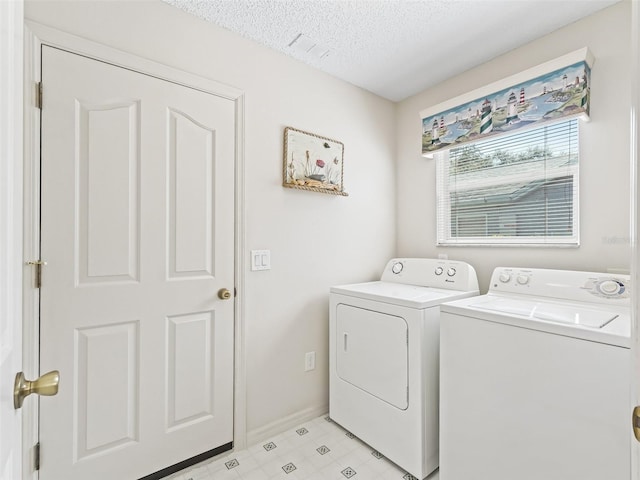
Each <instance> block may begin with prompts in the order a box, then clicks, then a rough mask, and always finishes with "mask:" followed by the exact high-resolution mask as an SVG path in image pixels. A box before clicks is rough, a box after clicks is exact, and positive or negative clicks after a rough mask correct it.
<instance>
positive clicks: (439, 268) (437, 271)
mask: <svg viewBox="0 0 640 480" xmlns="http://www.w3.org/2000/svg"><path fill="white" fill-rule="evenodd" d="M442 272H444V268H442V267H436V269H435V270H434V271H433V273H435V274H436V275H442Z"/></svg>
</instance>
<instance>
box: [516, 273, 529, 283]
mask: <svg viewBox="0 0 640 480" xmlns="http://www.w3.org/2000/svg"><path fill="white" fill-rule="evenodd" d="M516 281H517V282H518V284H520V285H526V284H527V283H529V277H528V276H526V275H518V276H517V277H516Z"/></svg>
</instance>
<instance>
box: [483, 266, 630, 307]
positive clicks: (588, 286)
mask: <svg viewBox="0 0 640 480" xmlns="http://www.w3.org/2000/svg"><path fill="white" fill-rule="evenodd" d="M629 282H630V277H629V275H609V274H607V273H597V272H580V271H573V270H547V269H540V268H513V267H499V268H496V269H495V270H494V271H493V275H492V276H491V284H490V286H489V291H490V292H502V293H518V294H521V295H535V296H539V297H552V298H559V299H567V300H577V301H585V302H595V303H610V302H611V301H614V302H616V303H621V304H624V303H630V300H629V290H630V289H629Z"/></svg>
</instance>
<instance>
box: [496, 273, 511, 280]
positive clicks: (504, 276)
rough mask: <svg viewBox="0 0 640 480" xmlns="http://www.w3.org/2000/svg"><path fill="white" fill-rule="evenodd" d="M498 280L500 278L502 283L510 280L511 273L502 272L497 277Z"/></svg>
mask: <svg viewBox="0 0 640 480" xmlns="http://www.w3.org/2000/svg"><path fill="white" fill-rule="evenodd" d="M498 280H500V281H501V282H502V283H507V282H508V281H509V280H511V274H510V273H507V272H503V273H501V274H500V276H499V277H498Z"/></svg>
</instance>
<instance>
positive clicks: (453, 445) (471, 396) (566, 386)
mask: <svg viewBox="0 0 640 480" xmlns="http://www.w3.org/2000/svg"><path fill="white" fill-rule="evenodd" d="M441 310H442V314H441V329H440V333H441V336H440V480H466V479H475V480H514V479H517V480H540V479H545V480H603V479H606V480H628V479H629V478H630V475H631V472H630V461H631V458H630V448H631V447H630V444H629V439H630V437H631V428H630V418H631V412H630V407H629V395H630V391H629V378H630V362H631V360H630V299H629V277H628V276H625V275H609V274H605V273H592V272H574V271H559V270H541V269H520V268H497V269H496V270H495V271H494V272H493V276H492V278H491V284H490V288H489V292H488V293H487V294H486V295H481V296H478V297H475V298H472V299H465V300H459V301H455V302H451V303H448V304H445V305H442V307H441Z"/></svg>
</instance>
